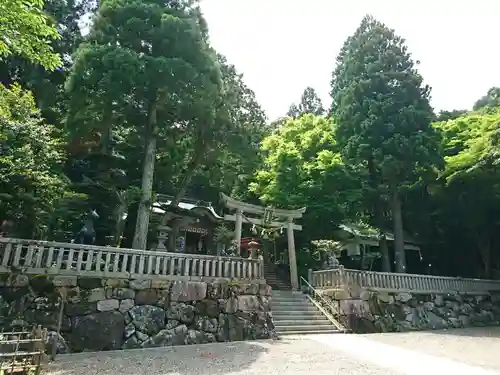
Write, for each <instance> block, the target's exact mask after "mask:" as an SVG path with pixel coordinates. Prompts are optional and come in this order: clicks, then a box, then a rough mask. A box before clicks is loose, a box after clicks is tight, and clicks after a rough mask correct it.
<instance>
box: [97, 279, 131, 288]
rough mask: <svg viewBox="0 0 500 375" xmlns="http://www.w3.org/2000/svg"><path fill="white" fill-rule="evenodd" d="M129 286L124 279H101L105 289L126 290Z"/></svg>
mask: <svg viewBox="0 0 500 375" xmlns="http://www.w3.org/2000/svg"><path fill="white" fill-rule="evenodd" d="M128 284H129V281H128V280H125V279H103V280H102V286H104V287H106V288H127V287H128Z"/></svg>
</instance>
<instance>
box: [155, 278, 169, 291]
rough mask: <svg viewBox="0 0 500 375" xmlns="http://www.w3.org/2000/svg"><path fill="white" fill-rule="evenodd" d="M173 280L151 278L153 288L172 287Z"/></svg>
mask: <svg viewBox="0 0 500 375" xmlns="http://www.w3.org/2000/svg"><path fill="white" fill-rule="evenodd" d="M170 285H171V281H169V280H151V289H167V290H169V289H170Z"/></svg>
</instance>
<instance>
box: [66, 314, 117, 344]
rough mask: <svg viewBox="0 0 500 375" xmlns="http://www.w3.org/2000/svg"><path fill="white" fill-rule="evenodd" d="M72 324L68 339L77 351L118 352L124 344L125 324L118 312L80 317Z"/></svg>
mask: <svg viewBox="0 0 500 375" xmlns="http://www.w3.org/2000/svg"><path fill="white" fill-rule="evenodd" d="M71 322H72V329H71V332H70V333H69V334H68V337H69V341H70V342H71V348H72V349H73V350H75V351H84V350H86V351H102V350H116V349H120V348H121V346H122V344H123V338H124V336H123V332H124V329H125V322H124V319H123V315H122V314H121V313H120V312H118V311H107V312H98V313H94V314H90V315H86V316H81V317H80V316H78V317H74V318H72V320H71Z"/></svg>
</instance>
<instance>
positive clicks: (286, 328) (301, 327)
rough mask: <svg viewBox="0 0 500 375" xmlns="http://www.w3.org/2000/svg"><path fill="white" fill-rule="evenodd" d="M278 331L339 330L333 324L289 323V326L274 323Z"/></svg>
mask: <svg viewBox="0 0 500 375" xmlns="http://www.w3.org/2000/svg"><path fill="white" fill-rule="evenodd" d="M274 328H275V329H276V332H277V333H282V332H289V331H295V332H307V331H337V330H336V329H335V326H334V325H332V324H308V325H307V324H300V325H294V326H292V325H289V326H281V325H279V326H278V325H276V324H275V325H274Z"/></svg>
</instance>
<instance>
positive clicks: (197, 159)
mask: <svg viewBox="0 0 500 375" xmlns="http://www.w3.org/2000/svg"><path fill="white" fill-rule="evenodd" d="M205 151H206V148H205V147H204V146H203V147H202V148H201V149H199V150H197V151H196V152H195V154H194V156H193V158H192V159H191V161H190V162H189V164H188V166H187V169H186V173H185V174H184V177H183V178H182V181H181V182H180V184H179V190H177V193H176V194H175V196H174V197H173V198H172V201H171V202H170V206H174V207H176V206H178V205H179V203H180V201H181V199H182V197H183V196H184V194H186V190H187V188H188V186H189V183H190V182H191V179H192V178H193V176H194V174H195V172H196V168H198V166H199V165H200V163H201V160H202V159H203V156H204V155H205ZM170 220H172V213H171V212H170V211H167V212H166V213H165V214H164V215H163V217H162V219H161V223H160V226H166V225H167V224H168V222H169V221H170ZM169 237H173V238H176V237H177V232H176V230H174V229H173V228H172V231H171V232H170V233H169ZM168 243H169V244H171V243H172V241H170V240H169V241H168ZM174 243H175V242H174ZM168 251H173V250H172V249H168Z"/></svg>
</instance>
